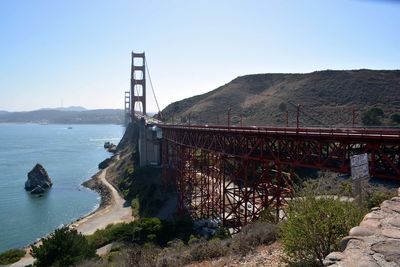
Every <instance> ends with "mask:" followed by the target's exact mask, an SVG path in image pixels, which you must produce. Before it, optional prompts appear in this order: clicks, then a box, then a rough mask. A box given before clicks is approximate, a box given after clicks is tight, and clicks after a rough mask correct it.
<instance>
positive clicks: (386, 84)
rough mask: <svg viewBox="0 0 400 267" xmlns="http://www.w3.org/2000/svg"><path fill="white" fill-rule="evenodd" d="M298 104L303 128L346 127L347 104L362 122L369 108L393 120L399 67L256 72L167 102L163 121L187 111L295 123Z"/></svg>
mask: <svg viewBox="0 0 400 267" xmlns="http://www.w3.org/2000/svg"><path fill="white" fill-rule="evenodd" d="M298 104H300V105H301V108H300V114H301V115H300V124H301V125H308V126H346V125H347V126H350V125H351V124H352V107H353V106H354V108H355V110H356V114H357V116H358V118H357V120H356V124H358V125H361V115H362V113H364V112H366V111H367V110H368V109H370V108H372V107H377V108H381V109H382V110H383V111H384V116H383V118H382V120H383V124H387V125H390V124H393V123H392V122H391V121H390V116H391V115H392V114H394V113H399V112H400V70H366V69H362V70H349V71H336V70H326V71H316V72H312V73H306V74H255V75H246V76H240V77H238V78H236V79H234V80H232V81H231V82H229V83H228V84H225V85H223V86H221V87H219V88H217V89H215V90H213V91H210V92H208V93H205V94H202V95H198V96H194V97H190V98H187V99H184V100H181V101H178V102H175V103H172V104H170V105H169V106H167V107H166V108H165V109H164V110H163V111H162V114H163V117H164V119H165V120H166V121H171V120H172V118H173V119H174V120H175V122H184V121H186V120H187V119H188V117H189V114H190V117H191V121H192V122H194V123H208V124H215V123H217V122H219V123H220V124H226V122H227V110H228V108H231V116H232V117H233V118H232V120H231V123H233V124H235V123H236V124H238V123H239V121H240V119H239V116H240V114H242V117H243V125H282V126H284V125H286V110H287V111H288V114H289V126H294V125H295V124H296V107H297V105H298Z"/></svg>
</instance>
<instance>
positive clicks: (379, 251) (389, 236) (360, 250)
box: [324, 188, 400, 267]
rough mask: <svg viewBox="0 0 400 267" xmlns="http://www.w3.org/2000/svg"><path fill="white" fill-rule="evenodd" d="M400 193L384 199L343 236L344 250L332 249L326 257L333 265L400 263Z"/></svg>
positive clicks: (371, 266)
mask: <svg viewBox="0 0 400 267" xmlns="http://www.w3.org/2000/svg"><path fill="white" fill-rule="evenodd" d="M398 192H399V196H397V197H394V198H392V199H391V200H386V201H384V202H383V203H382V204H381V205H380V207H377V208H373V209H372V210H371V212H370V213H368V214H367V215H365V217H364V219H363V220H362V222H361V223H360V225H359V226H356V227H354V228H352V229H351V230H350V232H349V235H348V236H346V237H345V238H343V239H342V241H341V249H342V250H343V252H332V253H330V254H329V255H328V256H327V257H326V258H325V260H324V265H325V266H331V267H339V266H341V267H350V266H363V267H369V266H370V267H375V266H376V267H378V266H400V188H399V190H398Z"/></svg>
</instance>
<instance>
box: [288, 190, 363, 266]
mask: <svg viewBox="0 0 400 267" xmlns="http://www.w3.org/2000/svg"><path fill="white" fill-rule="evenodd" d="M310 192H311V191H310ZM310 192H308V191H307V192H306V193H305V194H303V195H301V196H299V197H297V198H295V199H294V200H293V201H291V202H290V203H289V208H288V214H287V216H288V217H287V220H286V221H284V222H283V223H282V224H281V226H280V235H281V242H282V244H283V247H284V250H285V252H286V254H287V255H288V256H289V258H290V261H292V263H295V264H299V266H307V265H311V266H314V265H321V266H322V261H323V259H324V258H325V257H326V256H327V255H328V254H329V253H330V252H331V251H335V250H338V249H339V242H340V240H341V239H342V238H343V237H344V236H346V235H347V233H348V231H349V230H350V229H351V228H352V227H354V226H355V225H357V224H358V223H359V222H360V221H361V219H362V212H361V210H360V209H359V208H358V207H357V206H355V205H354V204H353V203H350V202H343V201H340V200H339V199H337V198H336V199H334V198H333V197H316V196H315V195H313V193H310Z"/></svg>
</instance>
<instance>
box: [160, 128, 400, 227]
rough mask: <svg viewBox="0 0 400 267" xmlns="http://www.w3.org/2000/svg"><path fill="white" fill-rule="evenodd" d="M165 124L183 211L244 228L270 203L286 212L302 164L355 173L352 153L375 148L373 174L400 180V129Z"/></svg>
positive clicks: (170, 171) (165, 158)
mask: <svg viewBox="0 0 400 267" xmlns="http://www.w3.org/2000/svg"><path fill="white" fill-rule="evenodd" d="M159 127H161V128H162V132H163V139H162V165H163V171H164V177H165V178H167V179H170V181H174V182H175V184H176V188H177V191H178V202H179V205H178V210H179V212H181V213H183V212H189V214H191V216H193V217H194V218H215V219H217V220H220V221H221V222H222V224H223V225H224V226H226V227H229V228H233V229H236V230H238V229H240V228H241V227H242V226H243V225H245V224H247V223H248V222H251V221H253V220H255V219H257V218H259V216H260V213H261V211H262V210H263V209H265V208H269V209H270V210H271V209H274V210H275V211H276V214H277V216H279V210H280V209H281V208H282V207H283V206H284V205H285V204H286V200H287V199H288V198H289V197H290V196H291V194H292V180H293V179H294V177H295V173H294V168H296V167H305V168H312V169H318V170H331V171H335V172H339V173H350V156H351V155H355V154H361V153H368V155H369V166H370V174H371V176H373V177H376V178H383V179H394V180H400V130H398V129H396V130H390V129H365V128H344V129H341V128H337V129H331V128H292V127H285V128H282V127H275V128H271V127H229V126H207V125H202V126H200V125H191V126H190V125H168V124H160V125H159Z"/></svg>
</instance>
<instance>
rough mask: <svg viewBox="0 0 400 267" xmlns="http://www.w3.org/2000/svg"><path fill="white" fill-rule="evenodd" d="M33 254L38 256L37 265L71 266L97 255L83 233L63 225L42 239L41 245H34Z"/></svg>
mask: <svg viewBox="0 0 400 267" xmlns="http://www.w3.org/2000/svg"><path fill="white" fill-rule="evenodd" d="M31 255H32V256H33V257H34V258H36V261H35V263H34V265H35V266H70V265H73V264H74V263H76V262H79V261H81V260H84V259H89V258H93V257H95V256H96V251H95V250H94V248H92V247H91V246H89V243H88V242H87V240H86V238H85V237H84V236H83V235H82V234H80V233H78V232H77V231H76V230H70V229H68V228H67V227H63V228H61V229H57V230H56V231H55V232H54V233H53V234H51V235H50V236H49V237H47V238H44V239H42V245H40V246H39V247H35V246H32V252H31Z"/></svg>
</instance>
